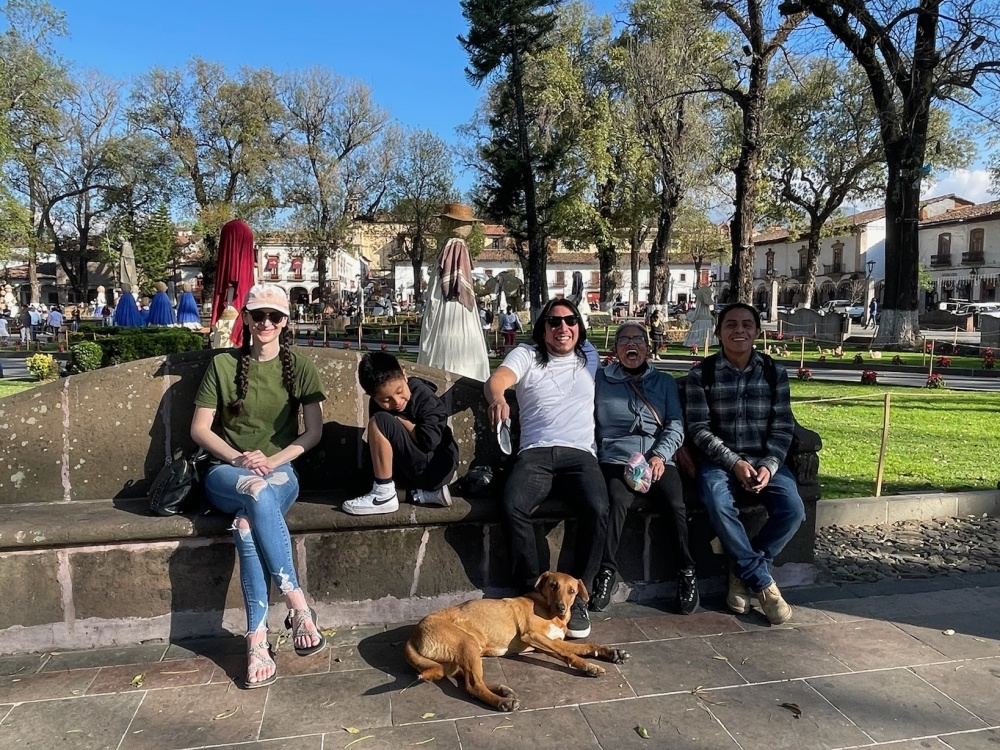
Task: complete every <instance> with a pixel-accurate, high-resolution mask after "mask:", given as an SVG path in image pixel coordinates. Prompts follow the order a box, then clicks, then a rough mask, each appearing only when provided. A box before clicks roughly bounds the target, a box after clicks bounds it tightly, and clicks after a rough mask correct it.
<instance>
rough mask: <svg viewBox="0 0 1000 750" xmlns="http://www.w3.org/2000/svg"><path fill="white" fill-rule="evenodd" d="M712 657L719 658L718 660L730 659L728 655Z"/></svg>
mask: <svg viewBox="0 0 1000 750" xmlns="http://www.w3.org/2000/svg"><path fill="white" fill-rule="evenodd" d="M712 658H713V659H717V660H718V661H729V657H728V656H713V657H712Z"/></svg>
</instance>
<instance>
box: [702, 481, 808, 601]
mask: <svg viewBox="0 0 1000 750" xmlns="http://www.w3.org/2000/svg"><path fill="white" fill-rule="evenodd" d="M698 480H699V485H700V490H701V502H702V503H703V504H704V506H705V508H706V509H707V510H708V518H709V520H710V521H711V522H712V528H714V529H715V533H716V534H718V535H719V541H720V542H722V547H723V549H725V550H726V553H727V554H729V555H730V556H731V557H732V558H733V560H734V562H735V565H736V575H738V576H739V577H740V578H741V579H743V582H744V583H745V584H746V586H747V588H748V589H749V590H750V591H763V590H764V589H766V588H767V587H768V586H770V585H771V583H772V582H773V581H774V579H773V578H772V577H771V570H770V567H771V565H772V564H773V563H774V558H775V557H776V556H777V555H778V553H780V552H781V550H783V549H784V548H785V545H786V544H788V541H789V540H790V539H791V538H792V537H793V536H794V535H795V532H796V531H797V530H798V528H799V526H801V525H802V522H803V521H804V520H805V517H806V511H805V507H804V506H803V504H802V498H801V497H799V491H798V488H797V487H796V486H795V478H794V477H793V476H792V473H791V472H790V471H789V470H788V467H786V466H782V467H781V468H780V469H778V473H777V474H775V475H774V476H773V477H771V481H770V482H768V484H767V487H765V488H764V489H762V490H761V491H760V493H758V494H757V495H756V497H760V499H761V500H762V501H763V502H764V507H765V508H766V509H767V522H766V523H765V524H764V526H763V528H761V530H760V532H758V534H757V536H756V537H754V539H753V541H751V540H750V538H749V537H748V536H747V532H746V529H745V528H743V524H742V523H740V513H739V510H738V509H737V508H736V497H737V496H740V495H742V496H743V497H755V496H754V495H753V493H749V492H747V491H746V490H744V489H743V487H742V486H741V485H740V483H739V481H738V480H737V479H736V476H735V475H734V474H733V473H732V472H731V471H726V470H725V469H723V468H722V467H721V466H719V465H718V464H714V463H712V462H710V461H705V462H704V463H702V464H701V466H700V467H699V469H698Z"/></svg>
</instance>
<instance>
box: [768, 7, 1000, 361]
mask: <svg viewBox="0 0 1000 750" xmlns="http://www.w3.org/2000/svg"><path fill="white" fill-rule="evenodd" d="M803 10H806V11H808V12H809V13H811V14H813V15H814V16H815V17H816V18H818V19H819V20H820V21H822V22H823V24H824V25H825V26H826V28H827V29H828V30H829V31H830V33H831V34H832V35H833V36H834V37H835V38H836V39H837V40H839V41H840V42H841V44H843V45H844V47H845V48H846V49H847V50H848V52H849V54H850V55H851V56H852V57H853V58H854V60H855V61H856V62H857V63H858V65H860V66H861V68H862V70H864V72H865V75H866V76H867V78H868V83H869V85H870V87H871V96H872V100H873V101H874V103H875V109H876V112H877V113H878V118H879V134H880V136H881V139H882V147H883V149H884V151H885V159H886V166H887V173H888V178H887V180H886V198H885V207H886V239H885V260H886V274H885V291H884V294H883V300H882V311H881V318H880V323H879V330H878V335H877V339H876V344H878V345H881V346H885V345H904V346H913V345H914V344H915V343H916V341H917V337H918V336H919V333H920V327H919V323H918V320H917V306H918V288H919V273H920V263H919V244H918V240H917V232H918V228H919V224H918V222H919V218H920V185H921V180H922V177H923V176H924V174H925V164H926V161H927V156H928V153H927V144H928V140H929V132H930V127H931V118H932V115H931V112H932V106H931V105H932V103H933V102H934V101H942V102H951V103H955V104H958V105H960V106H963V107H968V106H970V102H971V101H974V97H975V96H976V94H977V92H978V91H979V90H980V88H981V86H982V83H983V79H988V80H990V81H992V82H993V83H994V84H995V83H996V81H997V80H998V77H1000V43H998V40H997V33H996V28H997V27H996V23H995V19H996V18H997V14H998V8H997V4H996V3H995V2H992V1H989V2H984V1H983V0H951V1H947V0H920V2H917V3H912V2H909V1H908V0H883V2H879V3H864V2H861V0H786V2H784V3H783V4H782V6H781V12H783V13H786V14H790V16H789V17H790V18H797V17H798V16H799V15H800V14H801V12H802V11H803Z"/></svg>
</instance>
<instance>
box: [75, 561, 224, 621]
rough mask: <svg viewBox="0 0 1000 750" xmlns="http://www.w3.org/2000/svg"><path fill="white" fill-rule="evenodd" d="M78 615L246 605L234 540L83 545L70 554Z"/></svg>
mask: <svg viewBox="0 0 1000 750" xmlns="http://www.w3.org/2000/svg"><path fill="white" fill-rule="evenodd" d="M70 567H71V570H72V576H73V603H74V607H75V612H76V617H77V618H78V619H84V618H88V617H97V618H107V619H118V618H128V617H155V616H158V615H167V614H176V613H181V612H212V611H221V610H224V609H226V608H227V607H240V608H242V606H243V599H242V596H241V595H240V593H239V586H238V576H237V573H236V560H235V550H234V548H233V546H232V545H231V544H225V543H216V544H204V543H193V542H192V543H187V542H181V543H177V544H171V543H166V544H154V545H126V546H122V547H116V548H105V547H98V548H91V549H88V548H83V549H79V550H75V551H73V552H72V553H71V554H70Z"/></svg>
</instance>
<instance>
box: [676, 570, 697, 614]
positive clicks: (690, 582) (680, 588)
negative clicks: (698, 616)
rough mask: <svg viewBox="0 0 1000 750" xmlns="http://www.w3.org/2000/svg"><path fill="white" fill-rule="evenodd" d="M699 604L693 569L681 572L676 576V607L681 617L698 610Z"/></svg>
mask: <svg viewBox="0 0 1000 750" xmlns="http://www.w3.org/2000/svg"><path fill="white" fill-rule="evenodd" d="M700 602H701V599H700V597H699V596H698V578H697V577H696V576H695V572H694V568H688V569H686V570H682V571H681V572H680V573H678V574H677V607H678V609H680V611H681V614H682V615H689V614H691V613H692V612H694V611H695V610H696V609H698V604H699V603H700Z"/></svg>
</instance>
